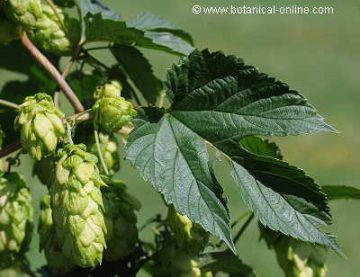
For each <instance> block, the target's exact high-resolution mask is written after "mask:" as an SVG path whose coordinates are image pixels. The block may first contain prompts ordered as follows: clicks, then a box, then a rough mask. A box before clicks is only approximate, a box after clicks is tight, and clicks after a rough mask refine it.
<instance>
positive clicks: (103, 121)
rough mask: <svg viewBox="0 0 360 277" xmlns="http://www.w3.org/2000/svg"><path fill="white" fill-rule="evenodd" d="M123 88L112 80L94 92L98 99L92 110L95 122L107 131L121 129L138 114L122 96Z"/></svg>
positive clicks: (111, 131)
mask: <svg viewBox="0 0 360 277" xmlns="http://www.w3.org/2000/svg"><path fill="white" fill-rule="evenodd" d="M121 89H122V88H121V85H120V84H119V83H118V82H116V81H112V82H110V83H108V84H105V85H104V86H101V87H99V88H98V89H97V90H96V91H95V93H94V98H95V99H97V100H96V102H95V104H94V106H93V107H92V111H91V114H92V117H93V122H94V123H95V125H96V126H98V127H100V128H101V129H102V130H104V131H105V132H107V133H113V132H116V131H118V130H120V129H121V128H122V127H123V126H125V125H127V124H129V123H130V122H131V120H132V118H133V117H134V116H135V115H136V111H135V110H134V108H133V105H132V104H131V103H130V102H128V101H126V100H125V98H123V97H121V96H120V92H121Z"/></svg>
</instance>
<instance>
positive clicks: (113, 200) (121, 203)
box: [102, 181, 141, 261]
mask: <svg viewBox="0 0 360 277" xmlns="http://www.w3.org/2000/svg"><path fill="white" fill-rule="evenodd" d="M107 184H108V187H104V188H103V189H102V192H103V201H104V207H105V224H106V229H107V235H106V244H107V249H106V251H105V254H104V259H105V260H106V261H117V260H120V259H122V258H124V257H126V256H127V255H129V254H130V252H131V251H132V250H133V249H134V247H135V244H136V242H137V241H138V230H137V227H136V223H137V217H136V215H135V211H136V210H139V209H140V207H141V204H140V202H139V201H138V200H137V199H135V198H134V197H132V196H131V195H129V194H128V193H126V191H125V189H126V188H125V185H124V184H123V183H121V182H119V181H111V182H107Z"/></svg>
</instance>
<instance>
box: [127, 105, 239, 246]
mask: <svg viewBox="0 0 360 277" xmlns="http://www.w3.org/2000/svg"><path fill="white" fill-rule="evenodd" d="M145 117H146V119H145ZM149 117H150V121H149ZM158 118H159V115H156V114H154V111H152V110H149V109H148V110H147V112H146V114H145V115H144V116H143V118H142V119H138V120H137V121H135V123H136V124H137V128H136V130H135V131H134V132H132V133H131V135H130V137H129V146H128V148H127V159H129V160H130V161H131V162H132V163H133V165H134V166H135V167H136V168H138V169H139V170H140V172H141V174H142V176H143V177H144V179H145V180H148V181H150V182H151V183H152V185H153V186H154V188H155V189H156V190H157V191H159V192H161V193H162V194H163V195H164V199H165V201H166V202H167V203H168V204H173V205H174V206H175V208H176V209H177V210H178V211H179V212H180V213H182V214H185V215H187V216H188V217H189V218H190V219H191V220H192V221H193V222H196V223H199V224H201V226H203V228H204V229H205V230H207V231H209V232H211V233H212V234H214V235H216V236H218V237H219V238H220V239H221V240H224V241H225V243H226V244H227V245H228V246H229V247H230V248H231V249H232V250H233V251H235V250H234V249H235V248H234V245H233V242H232V239H231V234H230V228H229V221H230V219H229V215H228V212H227V209H226V207H225V206H224V204H223V202H222V199H221V198H220V197H219V192H220V191H221V188H220V187H218V184H217V183H216V182H215V181H214V180H213V178H212V175H211V171H210V169H209V166H208V154H207V151H206V147H205V141H204V140H203V139H201V138H200V137H199V136H198V135H197V134H196V133H194V132H193V131H191V130H190V129H189V128H187V127H186V126H185V125H184V124H182V123H181V122H179V121H178V120H176V119H175V118H174V117H172V116H164V117H161V119H160V120H156V119H158ZM152 120H153V121H154V122H153V123H152V122H151V121H152Z"/></svg>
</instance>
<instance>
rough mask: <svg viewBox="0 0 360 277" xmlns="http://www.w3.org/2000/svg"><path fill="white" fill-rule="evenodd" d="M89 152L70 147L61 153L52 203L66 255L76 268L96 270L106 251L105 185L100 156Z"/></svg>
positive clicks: (56, 225) (66, 147)
mask: <svg viewBox="0 0 360 277" xmlns="http://www.w3.org/2000/svg"><path fill="white" fill-rule="evenodd" d="M85 149H86V148H85V146H84V145H72V144H67V145H65V146H64V148H63V149H60V150H59V151H58V153H57V161H56V168H55V181H54V184H53V185H52V187H51V202H52V208H53V211H52V212H53V221H54V226H55V230H56V234H57V238H58V240H59V241H61V243H62V245H61V247H62V252H63V253H64V255H65V256H66V257H67V258H68V259H70V261H71V262H73V263H74V264H75V265H78V266H80V267H92V268H93V267H95V266H96V265H98V264H100V263H101V261H102V256H103V252H104V250H105V248H106V246H105V235H106V226H105V222H104V215H103V201H102V195H101V191H100V186H102V185H105V184H104V182H103V181H102V179H101V178H100V175H99V170H98V168H97V166H96V163H97V158H96V156H94V155H92V154H90V153H88V152H86V151H85Z"/></svg>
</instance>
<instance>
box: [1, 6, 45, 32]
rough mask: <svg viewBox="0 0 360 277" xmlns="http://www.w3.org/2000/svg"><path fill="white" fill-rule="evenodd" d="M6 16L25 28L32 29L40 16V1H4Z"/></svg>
mask: <svg viewBox="0 0 360 277" xmlns="http://www.w3.org/2000/svg"><path fill="white" fill-rule="evenodd" d="M4 10H5V13H6V15H7V16H8V17H9V18H10V19H12V20H13V21H14V22H15V23H18V24H21V25H23V26H24V27H25V28H34V27H35V25H36V22H37V20H38V19H39V18H40V17H41V16H42V8H41V0H4Z"/></svg>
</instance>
